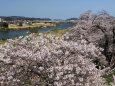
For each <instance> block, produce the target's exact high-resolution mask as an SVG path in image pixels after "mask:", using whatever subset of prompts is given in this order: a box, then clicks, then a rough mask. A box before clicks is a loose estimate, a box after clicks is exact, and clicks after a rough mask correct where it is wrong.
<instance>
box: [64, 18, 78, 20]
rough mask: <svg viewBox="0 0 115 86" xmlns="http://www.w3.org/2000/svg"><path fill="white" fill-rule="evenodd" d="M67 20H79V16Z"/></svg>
mask: <svg viewBox="0 0 115 86" xmlns="http://www.w3.org/2000/svg"><path fill="white" fill-rule="evenodd" d="M66 20H70V21H71V20H78V18H69V19H66Z"/></svg>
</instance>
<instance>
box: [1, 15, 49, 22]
mask: <svg viewBox="0 0 115 86" xmlns="http://www.w3.org/2000/svg"><path fill="white" fill-rule="evenodd" d="M0 18H2V19H3V20H4V21H17V20H21V21H23V20H29V21H34V20H41V21H43V20H45V21H50V20H51V19H50V18H32V17H23V16H0Z"/></svg>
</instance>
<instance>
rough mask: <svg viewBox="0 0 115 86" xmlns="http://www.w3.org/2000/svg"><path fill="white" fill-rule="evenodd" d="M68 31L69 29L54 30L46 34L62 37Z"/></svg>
mask: <svg viewBox="0 0 115 86" xmlns="http://www.w3.org/2000/svg"><path fill="white" fill-rule="evenodd" d="M67 31H68V28H60V29H54V30H50V31H48V32H46V34H54V35H56V36H59V37H60V36H62V35H63V34H64V33H65V32H67Z"/></svg>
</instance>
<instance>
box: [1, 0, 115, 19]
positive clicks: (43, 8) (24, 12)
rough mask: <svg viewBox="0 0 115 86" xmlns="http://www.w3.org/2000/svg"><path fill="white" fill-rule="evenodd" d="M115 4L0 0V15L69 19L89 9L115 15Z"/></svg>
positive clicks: (92, 0)
mask: <svg viewBox="0 0 115 86" xmlns="http://www.w3.org/2000/svg"><path fill="white" fill-rule="evenodd" d="M114 4H115V0H0V16H27V17H40V18H52V19H56V18H57V19H67V18H72V17H79V15H80V14H81V13H83V12H85V11H87V10H92V11H93V12H95V13H96V12H98V11H101V10H106V11H107V12H108V13H109V14H111V15H113V16H115V5H114Z"/></svg>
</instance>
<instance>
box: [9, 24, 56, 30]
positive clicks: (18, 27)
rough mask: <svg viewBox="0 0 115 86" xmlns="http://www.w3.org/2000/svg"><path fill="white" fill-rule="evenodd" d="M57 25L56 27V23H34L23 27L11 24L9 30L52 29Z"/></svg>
mask: <svg viewBox="0 0 115 86" xmlns="http://www.w3.org/2000/svg"><path fill="white" fill-rule="evenodd" d="M55 25H56V24H55V23H32V24H23V25H22V26H19V25H16V24H10V25H9V29H26V28H40V27H51V26H55Z"/></svg>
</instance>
